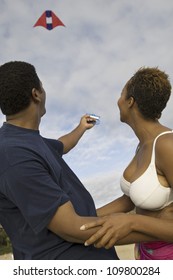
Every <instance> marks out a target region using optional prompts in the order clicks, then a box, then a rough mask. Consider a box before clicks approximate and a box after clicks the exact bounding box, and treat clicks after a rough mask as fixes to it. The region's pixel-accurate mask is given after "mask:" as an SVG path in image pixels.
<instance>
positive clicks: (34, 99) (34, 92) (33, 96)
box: [32, 88, 41, 103]
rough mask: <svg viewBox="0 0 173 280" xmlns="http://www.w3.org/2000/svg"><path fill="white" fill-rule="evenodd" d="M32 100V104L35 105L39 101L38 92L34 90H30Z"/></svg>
mask: <svg viewBox="0 0 173 280" xmlns="http://www.w3.org/2000/svg"><path fill="white" fill-rule="evenodd" d="M32 99H33V101H34V102H37V103H38V102H40V101H41V99H40V92H39V90H37V89H36V88H33V89H32Z"/></svg>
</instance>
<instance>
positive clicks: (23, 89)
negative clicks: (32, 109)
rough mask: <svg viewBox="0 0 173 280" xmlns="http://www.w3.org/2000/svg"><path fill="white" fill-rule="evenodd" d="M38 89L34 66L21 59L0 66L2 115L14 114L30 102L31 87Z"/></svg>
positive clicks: (38, 84)
mask: <svg viewBox="0 0 173 280" xmlns="http://www.w3.org/2000/svg"><path fill="white" fill-rule="evenodd" d="M33 88H35V89H37V90H40V80H39V78H38V76H37V73H36V70H35V67H34V66H33V65H31V64H30V63H27V62H23V61H11V62H7V63H5V64H3V65H1V66H0V108H1V111H2V113H3V114H4V115H7V116H9V115H14V114H16V113H18V112H20V111H22V110H24V109H26V108H27V107H28V106H29V104H30V102H31V95H32V89H33Z"/></svg>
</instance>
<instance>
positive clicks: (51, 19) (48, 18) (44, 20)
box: [34, 10, 65, 30]
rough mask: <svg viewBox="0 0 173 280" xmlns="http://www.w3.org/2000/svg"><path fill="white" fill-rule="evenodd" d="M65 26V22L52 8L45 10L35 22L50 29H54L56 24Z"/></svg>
mask: <svg viewBox="0 0 173 280" xmlns="http://www.w3.org/2000/svg"><path fill="white" fill-rule="evenodd" d="M59 25H61V26H65V25H64V23H63V22H62V21H61V20H60V19H59V18H58V17H57V16H56V15H55V14H54V13H53V12H52V11H50V10H48V11H45V12H44V13H43V14H42V15H41V17H40V18H39V19H38V20H37V22H36V23H35V24H34V27H36V26H43V27H45V28H46V29H48V30H52V29H53V28H55V27H56V26H59Z"/></svg>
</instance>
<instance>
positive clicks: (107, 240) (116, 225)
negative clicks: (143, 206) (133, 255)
mask: <svg viewBox="0 0 173 280" xmlns="http://www.w3.org/2000/svg"><path fill="white" fill-rule="evenodd" d="M95 226H96V227H98V226H101V228H100V229H99V230H98V231H97V232H96V233H94V234H93V235H92V236H91V237H90V238H89V239H88V240H87V241H86V242H85V244H86V245H90V244H95V246H96V247H97V248H100V247H105V248H110V247H112V246H113V245H122V244H130V243H134V242H143V241H151V240H162V241H166V242H171V243H172V242H173V220H172V219H163V218H162V219H160V218H155V217H149V216H144V215H137V214H124V213H120V214H114V215H110V216H107V217H103V218H99V219H98V220H97V221H93V222H91V223H90V224H85V225H83V226H82V227H81V230H88V229H91V228H94V227H95ZM135 238H136V240H135Z"/></svg>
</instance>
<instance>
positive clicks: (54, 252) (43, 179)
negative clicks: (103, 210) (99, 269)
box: [0, 123, 116, 259]
mask: <svg viewBox="0 0 173 280" xmlns="http://www.w3.org/2000/svg"><path fill="white" fill-rule="evenodd" d="M0 138H1V142H0V159H3V164H2V165H1V166H0V223H1V224H2V225H3V227H4V229H5V230H6V232H7V234H8V235H9V237H10V239H11V242H12V245H13V250H14V258H15V259H116V255H115V252H114V250H113V249H112V250H105V249H100V250H98V249H95V248H94V247H92V246H90V247H85V246H84V245H83V244H77V243H71V242H67V241H65V240H64V239H62V238H61V237H59V236H58V235H56V234H54V233H53V232H51V231H50V230H48V229H47V225H48V223H49V221H50V220H51V218H52V216H53V215H54V213H55V211H56V210H57V208H58V207H60V206H61V205H63V204H64V203H66V202H67V201H71V202H72V204H73V206H74V208H75V210H76V211H77V212H78V214H79V215H83V216H96V211H95V206H94V203H93V200H92V198H91V196H90V194H89V193H88V192H87V190H86V189H85V188H84V186H83V185H82V184H81V182H80V181H79V180H78V178H77V177H76V176H75V174H74V173H73V172H72V170H71V169H70V168H69V167H68V166H67V165H66V163H65V162H64V161H63V159H62V157H61V156H62V143H60V142H59V141H57V140H48V139H44V138H42V137H41V136H40V135H39V131H37V130H30V129H25V128H21V127H17V126H13V125H9V124H7V123H5V124H4V125H3V127H2V128H1V129H0ZM1 162H2V160H1ZM74 186H75V187H74Z"/></svg>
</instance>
